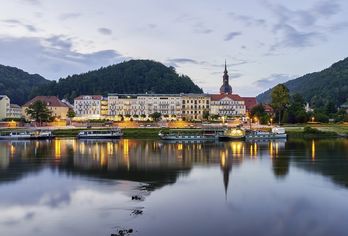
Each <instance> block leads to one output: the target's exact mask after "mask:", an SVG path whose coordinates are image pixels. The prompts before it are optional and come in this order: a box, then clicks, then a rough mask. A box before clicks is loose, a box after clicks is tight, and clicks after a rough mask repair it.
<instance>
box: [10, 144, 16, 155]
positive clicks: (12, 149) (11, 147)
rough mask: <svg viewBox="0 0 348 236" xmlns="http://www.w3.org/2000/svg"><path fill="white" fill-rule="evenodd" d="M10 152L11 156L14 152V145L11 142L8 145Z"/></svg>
mask: <svg viewBox="0 0 348 236" xmlns="http://www.w3.org/2000/svg"><path fill="white" fill-rule="evenodd" d="M10 153H11V156H13V155H14V154H15V153H16V148H15V146H13V144H11V146H10Z"/></svg>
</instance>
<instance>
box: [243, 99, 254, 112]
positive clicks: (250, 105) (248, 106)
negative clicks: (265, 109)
mask: <svg viewBox="0 0 348 236" xmlns="http://www.w3.org/2000/svg"><path fill="white" fill-rule="evenodd" d="M242 99H243V100H244V103H245V107H246V109H247V110H248V111H250V110H251V109H252V108H253V107H254V106H256V105H257V101H256V97H242Z"/></svg>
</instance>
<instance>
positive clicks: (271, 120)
mask: <svg viewBox="0 0 348 236" xmlns="http://www.w3.org/2000/svg"><path fill="white" fill-rule="evenodd" d="M269 121H270V122H271V126H272V124H273V118H271V119H269Z"/></svg>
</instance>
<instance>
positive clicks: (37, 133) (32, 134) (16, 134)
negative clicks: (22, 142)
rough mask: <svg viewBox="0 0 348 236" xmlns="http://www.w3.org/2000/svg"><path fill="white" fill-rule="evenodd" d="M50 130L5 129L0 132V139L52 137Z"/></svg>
mask: <svg viewBox="0 0 348 236" xmlns="http://www.w3.org/2000/svg"><path fill="white" fill-rule="evenodd" d="M52 138H54V135H53V134H52V132H51V131H44V130H18V131H7V132H3V133H1V134H0V139H52Z"/></svg>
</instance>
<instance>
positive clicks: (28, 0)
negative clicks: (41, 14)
mask: <svg viewBox="0 0 348 236" xmlns="http://www.w3.org/2000/svg"><path fill="white" fill-rule="evenodd" d="M22 2H24V3H28V4H31V5H41V1H40V0H22Z"/></svg>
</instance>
